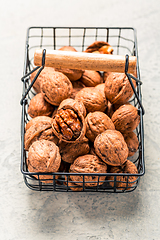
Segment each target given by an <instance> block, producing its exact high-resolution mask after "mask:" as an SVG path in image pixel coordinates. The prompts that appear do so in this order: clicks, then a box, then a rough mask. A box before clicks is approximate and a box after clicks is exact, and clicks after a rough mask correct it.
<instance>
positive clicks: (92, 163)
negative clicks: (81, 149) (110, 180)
mask: <svg viewBox="0 0 160 240" xmlns="http://www.w3.org/2000/svg"><path fill="white" fill-rule="evenodd" d="M69 172H70V173H94V174H96V173H104V174H105V173H106V172H107V165H106V164H105V163H104V162H102V161H101V160H100V159H99V158H98V157H97V156H95V155H91V154H87V155H84V156H80V157H78V158H77V159H76V160H75V161H74V163H73V164H71V166H70V171H69ZM70 178H71V179H72V181H75V184H76V185H79V186H83V176H82V175H70ZM105 178H106V176H103V175H102V176H101V177H98V176H96V175H91V176H85V177H84V181H85V184H84V186H85V187H92V186H97V184H99V185H102V184H103V181H104V180H105Z"/></svg>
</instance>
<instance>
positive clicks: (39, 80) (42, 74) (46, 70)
mask: <svg viewBox="0 0 160 240" xmlns="http://www.w3.org/2000/svg"><path fill="white" fill-rule="evenodd" d="M38 71H39V69H38V70H36V71H34V72H33V73H31V75H30V81H31V82H32V81H33V80H34V78H35V76H36V74H37V73H38ZM54 71H55V70H54V68H52V67H44V68H43V70H42V71H41V72H40V74H39V76H38V78H37V79H36V81H35V83H34V84H33V89H34V90H35V92H36V93H40V92H41V83H42V81H43V79H44V78H45V77H46V75H47V74H51V75H52V73H53V72H54Z"/></svg>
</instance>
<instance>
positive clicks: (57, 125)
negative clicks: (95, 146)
mask: <svg viewBox="0 0 160 240" xmlns="http://www.w3.org/2000/svg"><path fill="white" fill-rule="evenodd" d="M82 106H83V104H82V103H80V102H78V101H76V100H73V99H67V100H65V102H62V103H61V104H60V106H59V108H58V110H57V113H56V114H55V115H54V116H53V123H52V129H53V132H54V134H55V135H56V136H57V137H58V138H59V139H60V141H64V142H70V143H74V142H75V141H81V140H82V139H83V138H84V136H85V133H86V125H85V120H84V116H83V114H84V108H83V107H82ZM82 113H83V114H82Z"/></svg>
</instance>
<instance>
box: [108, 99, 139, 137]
mask: <svg viewBox="0 0 160 240" xmlns="http://www.w3.org/2000/svg"><path fill="white" fill-rule="evenodd" d="M111 120H112V122H113V123H114V125H115V128H116V129H117V130H118V131H120V132H122V133H127V132H131V131H133V130H134V129H136V127H137V126H138V125H139V123H140V116H139V115H138V110H137V108H136V107H134V106H132V105H131V104H124V105H122V106H120V107H119V108H118V109H117V110H116V111H115V112H114V113H113V115H112V118H111Z"/></svg>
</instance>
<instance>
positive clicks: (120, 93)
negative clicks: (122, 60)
mask: <svg viewBox="0 0 160 240" xmlns="http://www.w3.org/2000/svg"><path fill="white" fill-rule="evenodd" d="M104 80H105V73H104ZM133 84H134V86H135V87H136V82H135V80H133ZM104 92H105V96H106V98H107V99H108V100H109V101H110V102H111V103H113V104H121V105H122V104H124V103H126V102H128V100H129V99H130V98H131V97H132V95H133V90H132V87H131V85H130V82H129V80H128V78H127V76H126V75H125V73H114V72H111V73H110V74H109V75H108V76H107V79H106V80H105V88H104Z"/></svg>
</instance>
